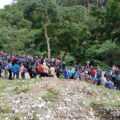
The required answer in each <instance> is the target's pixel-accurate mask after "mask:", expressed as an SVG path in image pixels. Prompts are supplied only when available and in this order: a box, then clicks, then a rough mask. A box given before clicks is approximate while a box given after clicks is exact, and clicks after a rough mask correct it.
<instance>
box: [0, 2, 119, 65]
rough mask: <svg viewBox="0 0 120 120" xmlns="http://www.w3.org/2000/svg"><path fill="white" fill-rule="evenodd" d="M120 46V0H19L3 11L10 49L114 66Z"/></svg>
mask: <svg viewBox="0 0 120 120" xmlns="http://www.w3.org/2000/svg"><path fill="white" fill-rule="evenodd" d="M119 46H120V2H119V0H109V1H105V0H99V1H98V0H34V1H33V0H17V2H15V3H13V4H12V5H7V6H5V8H4V9H1V10H0V49H1V50H3V51H6V52H10V53H14V54H21V53H23V54H29V53H30V54H33V55H40V56H48V57H52V56H53V57H58V58H60V59H63V60H65V61H66V59H67V58H68V59H69V58H70V57H71V59H70V60H71V62H72V60H76V61H79V62H83V63H84V62H86V61H87V60H93V59H94V60H97V61H100V62H102V63H104V64H107V65H112V64H119V62H118V61H119V60H118V61H116V58H117V57H118V56H119V53H120V48H119ZM110 56H112V57H110ZM69 62H70V61H69Z"/></svg>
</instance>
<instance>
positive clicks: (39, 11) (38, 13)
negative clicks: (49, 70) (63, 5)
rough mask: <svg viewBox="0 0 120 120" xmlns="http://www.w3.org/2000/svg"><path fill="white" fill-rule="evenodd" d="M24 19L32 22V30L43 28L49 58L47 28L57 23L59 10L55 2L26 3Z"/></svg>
mask: <svg viewBox="0 0 120 120" xmlns="http://www.w3.org/2000/svg"><path fill="white" fill-rule="evenodd" d="M24 17H25V18H26V19H28V20H30V21H32V24H33V28H34V27H35V28H40V27H41V28H43V29H44V37H45V39H46V43H47V51H48V57H51V47H50V37H49V35H48V26H49V25H50V24H51V23H52V22H54V23H55V22H58V21H59V19H60V18H59V9H58V6H57V3H56V0H34V1H31V2H28V3H27V5H26V6H25V9H24Z"/></svg>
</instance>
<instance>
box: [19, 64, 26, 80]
mask: <svg viewBox="0 0 120 120" xmlns="http://www.w3.org/2000/svg"><path fill="white" fill-rule="evenodd" d="M20 72H21V77H22V79H25V72H26V68H25V65H24V64H21V67H20Z"/></svg>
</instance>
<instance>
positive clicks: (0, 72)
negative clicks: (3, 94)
mask: <svg viewBox="0 0 120 120" xmlns="http://www.w3.org/2000/svg"><path fill="white" fill-rule="evenodd" d="M1 74H2V69H0V77H2V75H1Z"/></svg>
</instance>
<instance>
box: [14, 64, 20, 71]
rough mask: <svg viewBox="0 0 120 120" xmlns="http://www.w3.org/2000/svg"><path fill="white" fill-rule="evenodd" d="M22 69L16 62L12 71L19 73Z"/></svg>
mask: <svg viewBox="0 0 120 120" xmlns="http://www.w3.org/2000/svg"><path fill="white" fill-rule="evenodd" d="M19 69H20V66H19V65H18V64H15V65H14V66H13V67H12V71H13V73H17V72H18V71H19Z"/></svg>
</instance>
